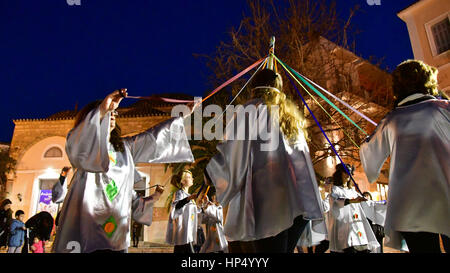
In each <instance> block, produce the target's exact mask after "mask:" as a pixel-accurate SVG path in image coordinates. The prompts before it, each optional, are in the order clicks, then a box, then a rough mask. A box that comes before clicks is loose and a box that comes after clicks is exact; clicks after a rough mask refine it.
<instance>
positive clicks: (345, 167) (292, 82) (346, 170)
mask: <svg viewBox="0 0 450 273" xmlns="http://www.w3.org/2000/svg"><path fill="white" fill-rule="evenodd" d="M277 60H279V59H278V58H277ZM280 64H282V62H280ZM282 67H283V69H284V70H285V71H284V72H285V74H286V76H287V78H288V79H289V81H290V82H291V84H292V85H293V86H294V88H295V91H297V93H298V95H299V96H300V99H301V100H302V101H303V103H304V104H305V106H306V108H307V109H308V111H309V113H310V114H311V116H312V117H313V119H314V121H315V122H316V124H317V126H319V129H320V131H322V134H323V135H324V136H325V138H326V139H327V141H328V143H329V144H330V146H331V149H332V150H333V152H334V153H335V154H336V156H337V157H338V158H339V161H341V163H342V165H343V166H344V169H345V172H346V173H347V174H348V175H349V176H350V179H351V180H352V182H353V184H354V185H355V187H356V189H357V190H358V192H359V193H360V194H361V195H362V192H361V190H360V189H359V187H358V184H357V183H356V181H355V180H354V179H353V176H352V174H351V173H350V171H349V170H348V168H347V165H346V164H345V163H344V161H343V160H342V159H341V157H340V156H339V154H338V153H337V151H336V149H335V148H334V145H333V144H332V143H331V141H330V139H328V136H327V134H326V133H325V131H324V130H323V128H322V126H321V125H320V123H319V121H318V120H317V118H316V116H314V114H313V112H312V111H311V109H310V108H309V106H308V104H307V103H306V101H305V99H304V98H303V96H302V94H301V93H300V90H298V88H297V86H296V85H295V83H294V81H292V79H291V77H290V76H289V74H288V73H287V70H286V69H285V68H284V65H282Z"/></svg>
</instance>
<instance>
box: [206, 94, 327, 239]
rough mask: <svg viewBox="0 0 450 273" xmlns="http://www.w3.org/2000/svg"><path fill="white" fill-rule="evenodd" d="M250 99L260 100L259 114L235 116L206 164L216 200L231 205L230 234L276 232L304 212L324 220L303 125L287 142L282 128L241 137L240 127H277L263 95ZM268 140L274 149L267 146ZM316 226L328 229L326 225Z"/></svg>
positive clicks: (267, 234) (235, 236) (238, 236)
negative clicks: (265, 134) (292, 140)
mask: <svg viewBox="0 0 450 273" xmlns="http://www.w3.org/2000/svg"><path fill="white" fill-rule="evenodd" d="M247 105H254V106H256V107H257V108H258V110H259V111H258V114H257V115H250V116H249V118H244V119H236V120H233V122H236V123H237V126H236V128H235V130H234V132H231V133H230V131H229V130H228V129H229V127H228V126H227V140H225V141H224V142H222V143H220V144H219V145H217V150H218V153H217V154H216V155H215V156H214V157H213V158H212V159H211V160H210V162H209V163H208V165H207V167H206V171H207V173H208V175H209V177H210V178H211V180H212V182H213V184H214V186H215V187H216V194H217V200H218V201H219V203H220V204H221V205H222V206H224V207H225V206H227V205H229V207H228V213H227V217H226V219H225V226H224V229H225V235H226V236H227V238H228V240H229V241H254V240H259V239H263V238H267V237H271V236H275V235H277V234H279V233H280V232H282V231H284V230H286V229H288V228H289V227H291V226H292V225H293V223H294V219H295V218H296V217H298V216H300V215H302V216H303V218H305V219H308V220H311V219H314V220H323V217H324V216H323V211H322V205H321V199H320V194H319V189H318V186H317V182H316V176H315V172H314V168H313V164H312V162H311V158H310V155H309V149H308V145H307V143H306V140H305V137H304V135H303V131H302V130H301V129H300V128H299V138H298V141H297V142H296V143H295V144H289V143H288V142H287V140H286V138H285V136H284V135H283V133H282V132H281V131H279V132H278V133H277V134H278V140H276V139H275V138H270V139H268V140H266V141H264V140H262V139H261V138H258V139H256V138H254V139H255V140H251V138H250V137H247V138H246V140H238V137H237V134H239V132H246V131H247V132H248V133H249V134H250V135H251V136H253V137H254V136H255V135H257V136H261V135H262V132H275V131H272V127H274V126H273V124H274V122H273V117H272V116H270V115H269V113H268V110H267V107H262V100H261V99H255V100H252V101H250V102H248V103H247V104H246V105H245V106H247ZM237 116H239V115H237ZM256 124H258V127H257V129H256V128H255V126H256ZM250 128H255V129H254V130H251V129H250ZM233 134H234V139H231V138H230V136H233ZM268 144H270V145H272V146H271V147H275V146H276V149H274V150H272V151H267V149H266V150H264V149H263V147H264V146H267V145H268ZM322 226H324V225H322ZM317 232H321V233H323V234H326V229H322V230H317Z"/></svg>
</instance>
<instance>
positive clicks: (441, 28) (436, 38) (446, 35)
mask: <svg viewBox="0 0 450 273" xmlns="http://www.w3.org/2000/svg"><path fill="white" fill-rule="evenodd" d="M425 30H426V33H427V37H428V42H429V43H430V48H431V53H432V55H433V56H438V55H440V54H442V53H444V52H446V51H448V50H450V13H445V14H442V15H441V16H438V17H436V18H435V19H433V20H431V21H429V22H428V23H426V24H425Z"/></svg>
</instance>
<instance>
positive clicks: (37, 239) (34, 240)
mask: <svg viewBox="0 0 450 273" xmlns="http://www.w3.org/2000/svg"><path fill="white" fill-rule="evenodd" d="M39 241H40V239H39V237H37V236H36V237H34V239H33V243H35V244H37V243H39Z"/></svg>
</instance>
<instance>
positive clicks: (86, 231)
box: [53, 108, 194, 253]
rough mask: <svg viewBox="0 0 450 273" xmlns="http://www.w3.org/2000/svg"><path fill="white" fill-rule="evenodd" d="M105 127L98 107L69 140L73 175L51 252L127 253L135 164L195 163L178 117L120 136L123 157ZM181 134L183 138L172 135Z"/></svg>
mask: <svg viewBox="0 0 450 273" xmlns="http://www.w3.org/2000/svg"><path fill="white" fill-rule="evenodd" d="M109 126H110V113H108V114H106V115H105V116H104V118H103V119H102V120H100V111H99V109H98V108H96V109H94V110H92V111H91V112H90V113H89V114H88V115H87V117H86V118H85V120H83V121H82V122H81V123H80V124H79V125H78V126H77V127H76V128H74V129H72V130H71V131H70V132H69V134H68V136H67V143H66V152H67V155H68V157H69V160H70V162H71V164H72V166H73V168H74V170H75V172H74V175H73V178H72V182H71V184H70V188H69V191H68V193H67V196H66V198H65V200H64V205H63V207H62V210H61V215H60V220H59V226H58V230H57V232H56V239H55V242H54V244H53V251H54V252H72V251H74V252H83V253H84V252H92V251H95V250H106V249H108V250H113V251H124V250H125V251H126V250H127V248H128V247H129V245H130V230H129V228H130V219H131V210H132V209H131V208H132V202H133V199H134V200H136V198H137V196H136V194H135V192H134V190H133V185H134V183H135V180H136V177H135V163H137V162H148V163H168V162H183V161H188V162H192V161H193V159H194V158H193V155H192V152H191V150H190V146H189V143H188V141H187V138H186V135H185V133H184V125H183V120H182V118H177V119H171V120H168V121H165V122H163V123H161V124H158V125H157V126H155V127H153V128H151V129H149V130H147V131H146V132H144V133H141V134H139V135H136V136H133V137H128V138H124V144H125V145H124V146H125V151H124V152H123V153H121V152H115V151H114V149H113V147H112V145H111V144H110V142H109V137H110V134H109V130H110V129H109ZM180 132H183V134H181V135H182V137H173V135H177V136H179V135H180ZM151 210H152V206H151ZM149 213H152V211H149Z"/></svg>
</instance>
